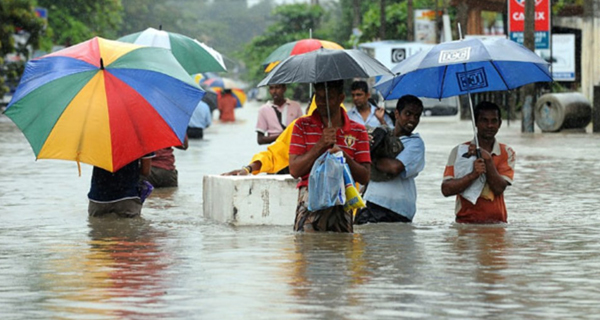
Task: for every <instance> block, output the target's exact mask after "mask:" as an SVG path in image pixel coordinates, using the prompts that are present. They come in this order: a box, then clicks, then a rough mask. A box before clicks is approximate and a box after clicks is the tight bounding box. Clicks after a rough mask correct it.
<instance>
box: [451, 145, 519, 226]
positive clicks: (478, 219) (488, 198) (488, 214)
mask: <svg viewBox="0 0 600 320" xmlns="http://www.w3.org/2000/svg"><path fill="white" fill-rule="evenodd" d="M464 144H466V145H468V144H471V141H468V142H465V143H464ZM458 149H459V146H456V147H454V149H452V151H451V152H450V156H449V157H448V163H447V164H446V168H445V170H444V180H448V179H454V178H459V177H456V176H455V173H454V164H455V162H456V160H457V157H462V155H461V154H458V153H459V152H458ZM491 155H492V161H493V162H494V166H495V167H496V170H497V171H498V173H499V174H500V176H502V178H504V180H506V181H507V182H508V183H509V185H512V183H513V178H514V174H515V170H514V167H515V152H514V151H513V150H512V148H511V147H509V146H507V145H505V144H503V143H499V142H498V141H497V140H496V141H495V142H494V147H493V148H492V152H491ZM455 212H456V222H458V223H500V222H506V221H507V212H506V205H505V203H504V194H501V195H494V193H493V192H492V191H491V189H490V187H489V185H488V184H487V183H486V184H485V186H484V187H483V190H482V191H481V195H480V196H479V198H478V199H477V202H476V203H475V204H472V203H471V202H469V200H467V199H465V198H463V197H462V196H461V195H460V194H459V195H457V196H456V208H455Z"/></svg>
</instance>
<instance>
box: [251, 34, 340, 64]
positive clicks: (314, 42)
mask: <svg viewBox="0 0 600 320" xmlns="http://www.w3.org/2000/svg"><path fill="white" fill-rule="evenodd" d="M321 48H323V49H335V50H343V49H344V47H342V46H340V45H339V44H337V43H335V42H331V41H327V40H320V39H302V40H298V41H292V42H288V43H286V44H284V45H281V46H280V47H278V48H277V49H275V51H273V52H271V54H270V55H269V56H268V57H267V58H266V59H265V60H264V61H263V63H262V64H263V65H264V66H265V72H270V71H271V70H273V68H275V66H277V64H279V62H281V61H283V60H285V59H287V57H289V56H294V55H297V54H303V53H307V52H311V51H315V50H319V49H321Z"/></svg>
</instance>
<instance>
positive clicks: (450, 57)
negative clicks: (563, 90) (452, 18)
mask: <svg viewBox="0 0 600 320" xmlns="http://www.w3.org/2000/svg"><path fill="white" fill-rule="evenodd" d="M549 66H550V64H549V63H548V62H546V61H545V60H544V59H542V58H540V57H539V56H538V55H537V54H535V53H533V52H532V51H531V50H529V49H527V48H525V47H524V46H522V45H520V44H517V43H516V42H513V41H511V40H507V39H504V38H492V39H485V40H481V39H477V38H474V39H467V40H457V41H450V42H444V43H440V44H438V45H436V46H434V47H432V48H430V49H427V50H423V51H421V52H419V53H418V54H416V55H413V56H411V57H409V58H407V59H406V60H404V61H402V62H400V63H399V64H398V65H396V67H394V68H393V69H392V72H393V73H394V76H388V75H385V76H383V77H382V78H381V79H380V80H379V81H378V82H377V84H375V88H377V90H379V91H380V92H381V94H382V95H383V97H384V99H386V100H392V99H398V98H400V97H402V96H403V95H406V94H412V95H415V96H418V97H427V98H437V99H441V98H445V97H451V96H457V95H463V94H468V95H469V104H470V107H471V119H472V120H473V130H474V131H475V142H476V144H477V147H478V148H479V143H478V141H477V128H476V127H475V119H474V115H473V103H472V102H471V95H470V94H471V93H477V92H487V91H504V90H510V89H515V88H518V87H520V86H523V85H525V84H528V83H533V82H548V81H552V77H551V76H550V71H549Z"/></svg>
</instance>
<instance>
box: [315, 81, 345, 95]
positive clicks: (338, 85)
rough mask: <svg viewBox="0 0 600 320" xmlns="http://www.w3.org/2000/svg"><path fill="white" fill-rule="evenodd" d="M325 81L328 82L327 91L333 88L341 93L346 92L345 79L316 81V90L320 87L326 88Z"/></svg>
mask: <svg viewBox="0 0 600 320" xmlns="http://www.w3.org/2000/svg"><path fill="white" fill-rule="evenodd" d="M325 83H327V91H331V90H332V89H333V90H335V91H336V92H337V93H339V94H343V93H344V80H343V79H342V80H333V81H327V82H319V83H315V90H317V89H320V88H325Z"/></svg>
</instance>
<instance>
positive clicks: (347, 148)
mask: <svg viewBox="0 0 600 320" xmlns="http://www.w3.org/2000/svg"><path fill="white" fill-rule="evenodd" d="M340 112H341V114H342V117H343V123H344V124H343V126H342V127H341V128H338V130H337V133H336V145H337V146H339V147H340V148H341V149H342V150H344V152H345V153H346V154H347V155H348V156H349V157H351V158H352V159H354V160H355V161H356V162H358V163H371V155H370V149H369V136H368V135H367V130H366V129H365V127H364V126H363V125H361V124H359V123H356V122H354V121H351V120H350V119H349V118H348V115H347V114H346V111H344V110H340ZM324 128H325V124H323V122H322V121H321V115H320V114H319V113H318V112H314V113H313V114H312V115H311V116H309V117H302V118H299V119H298V121H296V124H295V125H294V131H293V133H292V140H291V143H290V152H289V153H290V154H296V155H301V154H304V153H306V152H308V150H310V149H312V147H313V146H314V145H315V144H316V143H317V141H319V139H321V135H322V134H323V129H324ZM308 175H309V174H306V175H304V176H303V177H302V180H301V181H300V182H299V184H298V187H301V186H308Z"/></svg>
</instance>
